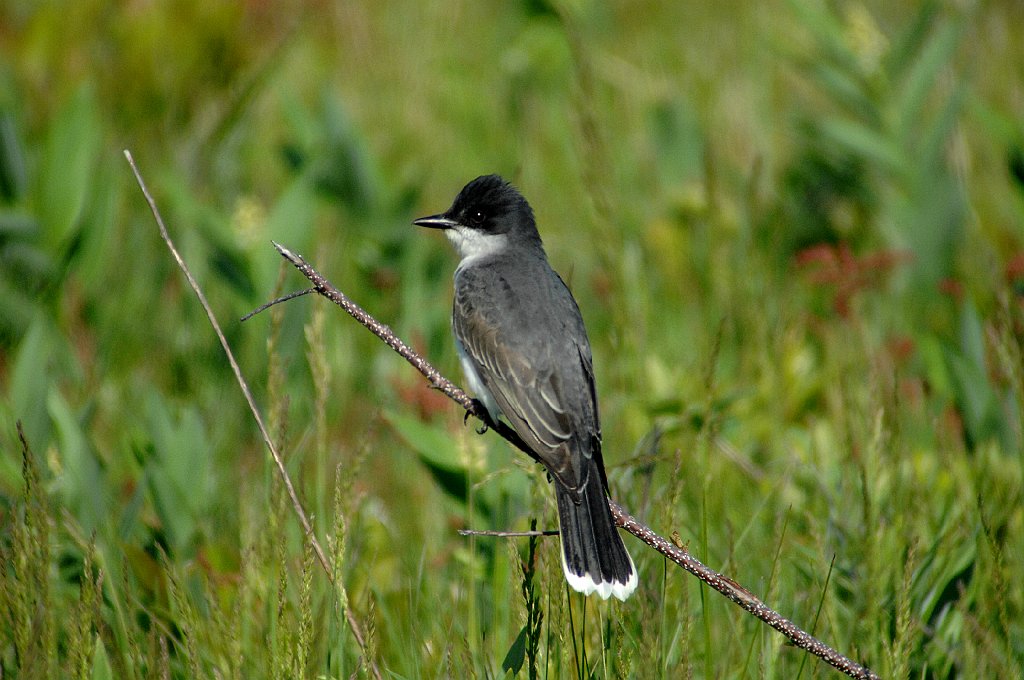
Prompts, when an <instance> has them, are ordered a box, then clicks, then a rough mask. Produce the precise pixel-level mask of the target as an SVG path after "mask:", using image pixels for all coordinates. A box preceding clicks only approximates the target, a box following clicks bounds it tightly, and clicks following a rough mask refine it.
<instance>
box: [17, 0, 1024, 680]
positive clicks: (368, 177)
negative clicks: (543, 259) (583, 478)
mask: <svg viewBox="0 0 1024 680" xmlns="http://www.w3.org/2000/svg"><path fill="white" fill-rule="evenodd" d="M1021 26H1024V6H1022V5H1021V4H1020V3H1019V2H1014V1H1012V0H988V1H986V0H958V1H953V0H949V1H943V0H939V1H934V2H918V3H886V2H876V1H869V2H860V1H857V0H850V1H849V2H819V1H816V0H789V1H788V2H767V3H743V2H726V3H711V2H704V3H660V2H613V3H598V2H589V1H588V0H565V2H551V3H548V2H544V1H543V0H524V1H522V2H507V3H483V2H404V3H397V2H395V3H376V2H336V3H329V2H305V3H298V2H291V1H287V0H286V1H285V2H276V3H270V2H243V3H226V2H213V3H210V2H200V1H198V0H166V1H165V0H152V1H143V0H134V1H132V2H120V3H109V2H103V1H102V0H79V1H78V2H60V1H53V2H37V1H35V0H6V1H5V2H4V3H3V4H2V5H0V310H2V313H0V394H2V397H0V447H2V455H0V584H2V587H0V674H2V675H3V676H4V677H93V678H107V677H117V678H148V677H161V678H164V677H220V678H248V677H271V676H272V677H310V678H313V677H316V678H320V677H331V678H344V677H350V676H352V675H353V674H354V675H356V676H366V675H372V674H373V672H374V668H377V669H379V670H380V672H381V673H382V674H384V676H385V677H437V676H446V677H497V676H501V675H503V674H507V673H510V672H519V673H522V674H524V675H526V674H528V673H529V674H530V675H531V676H532V675H533V674H534V673H537V674H541V675H544V677H591V676H595V677H627V676H632V677H662V676H671V677H677V676H684V677H708V678H710V677H778V678H790V677H795V676H796V675H797V673H798V672H799V671H800V670H803V671H804V672H807V673H808V676H814V677H824V676H828V675H829V674H830V670H829V669H828V668H827V667H823V666H822V665H821V664H818V663H815V662H812V661H810V660H808V659H806V658H805V657H804V655H803V654H802V653H800V652H797V651H796V650H794V649H793V648H790V647H787V646H785V645H784V644H782V638H780V637H779V636H778V635H777V634H775V633H774V632H772V631H770V630H768V629H766V628H765V627H764V626H763V625H761V624H760V623H758V622H756V621H755V620H753V619H752V618H751V617H749V616H747V615H745V614H744V613H743V612H742V611H741V610H739V609H738V608H737V607H735V606H733V605H732V604H730V603H727V602H725V601H724V600H722V599H721V598H718V597H717V596H715V595H714V594H709V593H707V592H705V591H704V590H702V589H701V588H700V587H699V586H698V585H697V584H696V581H694V580H693V579H691V578H689V577H688V576H685V575H684V574H683V573H682V572H680V571H678V570H676V569H673V568H669V567H667V566H666V565H665V564H664V562H663V561H662V560H661V559H660V558H659V557H657V556H656V555H655V554H654V553H652V552H651V551H649V550H646V549H644V547H643V546H642V545H640V544H639V543H638V542H636V541H634V540H633V539H631V538H627V539H626V540H627V542H628V545H629V546H630V549H631V551H632V552H633V554H634V556H635V557H636V558H637V562H638V565H639V567H640V571H641V576H642V577H641V585H640V588H639V589H638V591H637V594H636V595H635V596H634V597H633V598H632V599H630V600H629V601H628V602H626V603H617V602H612V603H599V602H596V601H591V602H584V600H583V599H582V598H580V597H579V596H577V595H570V594H568V593H567V592H566V590H565V585H564V581H563V579H562V577H561V574H560V568H559V564H558V556H557V543H556V541H554V540H547V541H541V542H540V544H539V546H537V551H538V552H537V557H536V559H535V560H533V561H531V560H529V559H528V558H529V554H530V553H529V547H528V545H527V543H526V542H525V540H506V539H497V540H490V539H476V540H470V539H466V538H462V537H460V536H458V535H457V533H456V529H458V528H460V527H464V526H468V527H473V528H480V529H525V528H528V525H529V521H530V518H536V519H538V521H539V525H540V526H541V527H547V526H552V525H553V523H554V519H553V518H554V510H553V504H552V502H551V493H550V490H549V489H548V488H547V484H546V482H545V480H544V474H543V471H542V470H540V469H538V468H537V466H535V465H532V464H530V463H529V461H527V460H526V459H525V457H523V456H521V455H519V454H518V453H515V452H512V451H511V450H510V448H509V447H508V446H507V445H505V444H504V443H503V442H501V441H500V440H498V439H497V438H495V437H493V436H485V437H478V436H476V435H475V434H474V433H473V429H472V428H471V427H464V426H463V424H462V414H461V413H460V412H458V409H457V408H456V407H455V406H454V405H452V404H450V403H448V402H446V401H445V400H444V399H443V398H440V397H439V396H438V395H437V394H434V393H432V392H431V391H429V390H428V389H427V388H426V387H425V386H424V382H423V380H422V379H421V378H420V377H419V376H417V375H416V374H414V372H413V371H412V370H411V369H410V368H409V367H408V366H407V365H405V364H404V363H403V362H402V361H401V360H400V359H398V358H397V357H396V356H395V355H394V354H392V353H391V352H390V351H389V350H387V349H386V348H384V346H383V345H381V344H380V343H379V342H378V341H376V339H374V338H373V337H371V336H370V334H368V333H366V332H365V331H364V330H363V329H361V328H359V327H358V326H357V325H356V324H354V323H352V322H351V321H350V320H349V319H348V318H347V317H345V316H344V315H343V314H341V313H340V312H339V311H338V310H336V309H333V308H329V307H328V305H327V303H326V302H325V301H323V300H322V299H313V298H312V297H309V298H303V299H301V300H299V301H293V302H291V303H289V304H287V305H285V306H283V307H282V308H280V309H279V311H278V312H277V314H278V315H277V316H276V317H274V316H272V315H271V314H270V313H266V314H262V315H260V316H258V317H256V318H255V319H253V320H251V321H248V322H246V323H244V324H240V323H238V322H237V321H235V320H236V319H238V318H239V317H240V316H242V315H243V314H245V313H246V312H248V311H250V310H251V309H252V308H254V307H256V306H257V305H259V304H260V303H262V302H264V301H266V300H267V299H269V298H270V297H272V296H273V295H274V294H275V291H276V290H278V289H280V287H281V286H282V285H283V288H284V289H285V290H291V289H295V288H299V287H301V286H302V285H303V283H304V281H303V280H302V279H301V277H299V276H298V275H297V274H295V273H294V272H290V271H289V272H287V273H285V274H282V273H281V265H280V262H279V260H280V258H279V257H278V256H277V254H276V253H275V252H274V251H273V249H272V248H271V247H270V243H269V242H270V240H271V239H273V240H276V241H278V242H281V243H283V244H285V245H286V246H287V247H289V248H291V249H292V250H294V251H296V252H299V253H302V254H304V255H305V256H307V257H308V258H309V259H310V260H311V261H312V262H315V263H316V265H317V266H318V267H319V269H320V270H321V271H322V272H324V273H325V274H326V275H327V276H329V277H330V278H331V279H332V280H333V281H334V282H335V283H336V284H338V285H339V287H341V288H342V289H343V290H345V291H346V292H347V293H349V294H350V295H351V296H352V297H353V298H355V299H356V300H357V301H358V302H360V303H361V304H362V305H363V306H365V307H366V308H367V309H368V310H369V311H370V312H371V313H373V314H375V315H376V316H377V317H378V318H379V319H381V320H382V321H384V322H386V323H388V324H391V325H392V326H393V327H394V328H395V330H396V331H398V332H399V334H400V335H402V336H403V337H405V338H407V339H409V340H411V341H412V342H413V344H414V345H415V346H416V347H417V348H419V349H420V350H421V351H423V352H425V353H426V354H427V356H429V357H430V358H431V359H432V360H433V361H435V362H436V363H437V364H438V366H439V367H440V368H442V370H443V371H444V372H446V373H447V374H448V375H449V376H451V377H453V378H459V377H460V374H459V372H458V367H457V361H456V358H455V353H454V351H453V348H452V344H451V340H450V334H449V330H448V314H449V305H450V286H451V283H450V281H451V274H452V270H453V268H454V265H455V258H454V256H453V254H452V253H451V252H450V250H449V249H448V247H447V244H446V243H444V242H443V239H441V238H439V237H438V236H437V235H436V234H431V233H422V232H417V231H416V230H414V229H413V228H412V227H411V226H410V225H409V222H410V220H411V219H412V218H414V217H416V216H419V215H421V214H427V213H432V212H437V211H440V210H442V209H444V208H445V207H447V205H448V203H449V202H450V200H451V198H452V197H453V196H454V194H455V192H456V191H457V190H458V189H459V188H460V187H461V186H462V184H463V183H464V182H465V181H467V180H469V179H471V178H473V177H475V176H477V175H479V174H484V173H489V172H499V173H502V174H504V175H505V176H506V177H508V178H510V179H512V180H513V181H515V182H516V183H517V184H518V186H519V187H520V188H521V189H522V190H523V192H524V193H525V195H526V196H527V197H528V199H529V200H530V201H531V203H532V204H533V206H534V208H535V210H536V212H537V215H538V218H539V223H540V225H541V231H542V235H543V237H544V239H545V243H546V245H547V248H548V252H549V255H550V257H551V260H552V262H553V264H554V265H555V267H556V268H557V269H559V270H560V271H561V272H562V274H563V276H564V277H565V278H566V280H567V281H568V282H569V283H570V285H571V287H572V288H573V290H574V293H575V295H576V297H577V299H578V300H579V302H580V306H581V308H582V310H583V314H584V317H585V319H586V320H587V324H588V327H589V330H590V336H591V341H592V343H593V345H594V353H595V361H596V365H597V371H598V383H599V395H600V398H601V406H602V416H603V425H604V428H603V429H604V435H605V447H606V454H605V458H606V461H607V462H608V466H609V476H610V479H611V484H612V487H613V494H614V496H615V497H616V498H617V499H618V500H619V501H620V502H622V503H623V504H624V505H625V506H626V507H628V508H630V509H631V510H632V511H633V512H634V513H636V514H637V515H639V516H640V517H641V518H643V519H644V520H646V521H647V522H648V523H650V524H651V525H652V526H654V527H655V528H656V529H658V530H659V531H661V532H662V533H663V534H666V535H667V534H669V533H671V532H672V531H678V532H679V534H680V536H681V537H682V540H684V541H686V542H688V545H689V549H690V550H691V551H692V552H693V553H694V554H695V555H697V556H698V557H700V558H702V559H704V560H705V561H707V563H708V564H709V565H710V566H712V567H715V568H719V569H723V570H724V571H726V572H727V573H728V574H730V575H731V576H732V577H734V578H736V579H737V580H738V581H739V582H741V583H743V584H745V585H747V586H748V587H750V588H751V589H752V590H753V591H755V592H756V593H758V594H759V595H761V596H762V597H764V599H765V600H766V601H767V602H768V603H769V604H770V605H772V606H774V607H775V608H777V609H778V610H779V611H780V612H782V613H783V614H785V615H787V616H789V617H791V618H792V619H794V620H795V621H796V622H797V623H798V624H799V625H801V626H803V627H805V628H812V627H813V628H814V631H815V632H816V633H817V635H819V636H820V637H821V638H822V639H823V640H824V641H826V642H828V643H830V644H832V645H834V646H835V647H837V648H838V649H839V650H840V651H843V652H845V653H847V654H849V655H851V656H853V657H854V658H856V659H858V660H862V661H864V662H865V663H867V664H868V665H869V666H870V667H872V668H873V669H874V670H876V671H878V672H879V673H882V674H883V675H884V676H885V677H893V678H899V677H917V678H950V677H1011V676H1016V674H1017V673H1018V672H1019V669H1020V667H1021V665H1022V664H1024V623H1022V621H1024V616H1022V615H1024V585H1022V584H1024V562H1022V561H1021V559H1020V556H1021V555H1024V526H1022V524H1024V511H1022V507H1021V506H1022V504H1021V501H1022V488H1024V485H1022V473H1024V445H1022V432H1021V430H1022V425H1021V423H1022V421H1024V401H1022V399H1024V368H1022V355H1024V353H1022V346H1024V123H1022V121H1024V41H1022V40H1020V27H1021ZM124 148H129V149H131V150H132V152H133V154H134V155H135V158H136V160H137V161H138V163H139V165H140V167H141V170H142V172H143V174H144V175H145V176H146V178H147V181H148V182H149V184H150V186H151V188H152V189H153V190H154V193H155V195H156V199H157V201H158V203H159V205H160V207H161V210H162V211H163V213H164V217H165V218H166V219H167V221H168V223H169V225H170V228H171V231H172V236H173V237H174V238H175V239H176V240H177V242H178V244H179V247H180V248H181V249H182V250H183V253H184V255H185V257H186V259H187V261H188V262H189V264H190V266H191V267H192V269H193V271H194V273H195V274H196V275H197V278H198V279H199V281H200V282H201V284H202V285H203V286H204V288H205V291H206V294H207V295H208V297H209V298H210V300H211V303H212V305H213V307H214V309H215V311H216V313H217V314H218V316H219V318H220V320H221V322H222V323H223V324H224V325H225V328H226V333H227V335H228V340H229V342H230V343H231V345H232V347H233V348H234V350H235V351H236V352H237V353H238V355H239V358H240V362H241V364H242V368H243V371H244V372H245V374H246V375H247V377H248V379H249V380H250V381H251V385H252V386H253V388H254V390H255V391H256V393H257V399H258V401H259V402H260V403H261V404H262V405H263V407H264V409H265V410H266V412H267V413H269V414H270V418H271V422H272V424H273V427H274V435H275V437H276V438H277V440H278V441H279V442H280V443H281V445H282V447H283V449H284V450H285V451H286V455H287V460H288V466H289V469H290V471H291V473H292V475H293V476H294V479H295V480H296V484H297V486H298V489H299V493H300V496H301V497H302V498H303V500H304V503H305V504H306V507H307V509H308V511H309V512H310V513H311V514H312V515H313V516H314V524H315V525H316V530H317V533H318V535H319V537H320V540H321V542H323V543H324V545H325V546H326V547H327V549H328V552H329V556H330V559H331V562H332V568H333V569H334V571H335V573H336V574H337V576H338V580H337V587H332V586H331V584H330V582H329V581H328V579H327V578H326V577H325V575H324V573H323V571H321V570H320V569H319V567H318V566H317V565H316V564H315V562H314V561H313V559H312V555H311V552H310V550H309V545H308V541H306V540H305V538H304V536H303V534H302V531H301V529H300V526H299V524H298V522H297V520H296V519H295V517H294V515H293V514H292V512H291V510H290V508H289V506H288V504H287V503H286V502H285V500H284V496H283V493H282V490H281V485H280V481H279V479H278V478H277V476H276V474H275V472H274V470H273V468H272V464H271V462H270V460H269V458H268V454H267V453H266V451H265V450H264V448H263V446H262V444H261V441H260V439H259V437H258V433H257V431H256V428H255V427H254V424H253V422H252V419H251V417H250V416H249V415H248V413H247V411H246V409H245V407H244V402H243V400H242V398H241V396H240V394H239V391H238V388H237V386H236V385H235V384H234V381H233V378H232V376H231V374H230V371H229V369H228V366H227V362H226V361H225V359H224V357H223V356H222V353H221V350H220V348H219V345H218V344H217V341H216V339H215V337H214V335H213V333H212V331H211V329H210V327H209V324H208V322H207V321H206V319H205V316H204V315H203V313H202V310H201V309H200V307H199V306H198V304H197V302H196V300H195V299H194V297H193V295H192V294H191V293H190V292H189V291H188V290H187V288H186V286H185V285H183V284H184V281H183V278H182V276H181V274H180V272H179V271H178V270H177V268H176V267H175V265H174V264H173V262H172V260H171V258H170V257H169V256H168V253H167V251H166V249H165V248H164V246H163V245H162V243H161V242H160V240H159V238H158V235H157V232H156V229H155V226H154V224H153V221H152V218H151V216H150V215H149V213H148V211H147V209H146V207H145V204H144V202H143V200H142V197H141V195H140V193H139V191H138V188H137V187H136V186H135V185H134V183H133V181H132V179H131V176H130V173H129V169H128V167H127V165H126V163H125V162H124V159H123V157H122V155H121V150H122V149H124ZM282 276H283V279H281V277H282ZM282 281H283V283H282ZM18 420H20V421H21V422H22V424H23V426H24V432H25V437H26V440H27V442H28V444H29V446H30V452H28V453H27V454H26V453H24V452H23V447H22V445H21V443H20V442H19V440H18V435H17V430H16V427H15V423H16V421H18ZM524 565H525V567H524ZM524 569H525V571H524ZM531 579H532V580H531ZM526 583H528V584H530V585H529V587H528V588H527V587H524V584H526ZM538 613H539V614H538ZM346 614H348V615H349V616H350V617H351V618H352V619H353V620H354V621H356V622H357V625H358V627H359V628H360V630H361V633H362V637H363V643H362V644H359V643H358V642H357V641H356V638H355V636H354V634H353V632H352V629H351V628H350V626H349V625H348V623H347V622H346ZM538 615H540V618H539V619H538ZM534 649H536V650H537V654H536V655H533V654H532V651H533V650H534ZM528 652H531V653H528ZM805 666H806V667H805Z"/></svg>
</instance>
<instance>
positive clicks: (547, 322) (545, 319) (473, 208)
mask: <svg viewBox="0 0 1024 680" xmlns="http://www.w3.org/2000/svg"><path fill="white" fill-rule="evenodd" d="M414 224H416V225H418V226H421V227H430V228H434V229H442V230H444V233H445V235H446V236H447V237H448V239H449V240H450V241H451V242H452V243H453V244H454V246H455V249H456V250H457V251H458V253H459V255H460V256H461V258H462V260H461V261H460V262H459V265H458V267H457V268H456V270H455V300H454V304H453V311H452V330H453V331H454V334H455V346H456V349H457V350H458V354H459V359H460V361H461V363H462V368H463V371H464V372H465V374H466V379H467V381H468V382H469V387H470V389H471V390H472V391H473V393H474V394H475V395H476V397H477V399H478V400H479V401H480V403H482V404H483V407H484V410H485V411H486V414H487V416H488V417H489V418H490V420H491V424H492V425H493V424H495V423H498V422H499V419H501V418H503V419H504V420H505V421H506V422H507V423H508V424H509V425H510V426H511V428H512V429H513V430H514V431H515V433H516V434H518V435H519V438H520V439H521V441H522V442H523V443H524V444H525V445H526V447H527V448H528V449H529V450H530V452H531V453H532V456H533V457H534V458H535V459H536V460H537V461H539V462H540V463H542V464H543V465H544V467H545V468H547V471H548V474H549V476H550V477H551V478H552V479H553V480H554V485H555V497H556V500H557V503H558V524H559V536H560V538H561V543H562V567H563V569H564V570H565V578H566V579H567V580H568V582H569V585H570V586H571V587H572V588H573V589H574V590H577V591H579V592H582V593H584V594H587V595H589V594H591V593H597V594H598V595H600V596H601V597H602V598H604V599H607V598H608V597H609V596H611V595H614V596H615V597H617V598H619V599H620V600H625V599H626V598H627V597H629V595H630V594H631V593H632V592H633V590H634V589H635V588H636V584H637V572H636V567H635V566H634V564H633V560H632V558H631V557H630V556H629V553H628V552H627V551H626V547H625V545H623V543H622V538H621V537H620V536H619V533H618V531H617V530H616V527H615V521H614V519H613V518H612V514H611V510H610V509H609V507H608V498H607V494H608V479H607V477H606V476H605V471H604V462H603V460H602V458H601V424H600V419H599V417H598V409H597V390H596V388H595V385H594V366H593V358H592V356H591V352H590V342H589V340H587V331H586V328H585V327H584V325H583V318H582V317H581V316H580V310H579V307H578V306H577V305H576V300H575V299H573V296H572V293H570V292H569V289H568V288H567V287H566V285H565V283H564V282H563V281H562V279H561V277H559V276H558V274H557V273H556V272H555V271H554V270H553V269H552V268H551V265H550V264H548V258H547V254H546V253H545V252H544V246H543V244H542V243H541V239H540V234H539V233H538V232H537V224H536V221H535V220H534V216H533V210H532V209H531V208H530V204H529V203H527V202H526V199H525V198H523V196H522V194H520V193H519V191H517V190H516V189H515V187H513V186H512V185H511V184H509V183H508V182H506V181H505V180H503V179H502V178H501V177H498V176H497V175H485V176H483V177H478V178H476V179H475V180H473V181H472V182H470V183H469V184H467V185H466V186H465V187H464V188H463V189H462V191H460V192H459V195H458V196H456V197H455V201H454V202H453V203H452V205H451V207H450V208H449V209H448V210H447V211H445V212H443V213H440V214H438V215H432V216H430V217H423V218H420V219H418V220H416V221H415V222H414Z"/></svg>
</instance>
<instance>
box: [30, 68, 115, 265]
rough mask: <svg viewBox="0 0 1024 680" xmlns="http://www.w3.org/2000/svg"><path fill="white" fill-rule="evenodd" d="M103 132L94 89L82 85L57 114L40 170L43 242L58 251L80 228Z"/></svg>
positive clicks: (40, 210) (40, 215)
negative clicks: (80, 217) (80, 219)
mask: <svg viewBox="0 0 1024 680" xmlns="http://www.w3.org/2000/svg"><path fill="white" fill-rule="evenodd" d="M101 137H102V133H101V131H100V122H99V115H98V113H97V111H96V98H95V95H94V94H93V90H92V87H91V86H90V85H89V84H83V85H82V86H81V87H79V88H78V91H77V92H75V94H74V95H73V96H72V97H71V99H70V100H69V101H68V102H67V103H66V104H65V105H64V108H62V109H61V110H60V112H59V113H58V114H57V118H56V120H55V121H54V122H53V126H52V128H51V132H50V138H49V140H48V142H47V145H46V151H45V154H44V156H43V161H42V166H41V167H40V171H39V203H38V206H37V208H38V214H39V217H40V222H41V226H42V229H43V241H44V243H45V244H46V246H47V247H49V248H59V247H62V246H63V245H65V244H66V242H67V240H68V238H69V237H70V236H71V234H72V233H73V231H74V230H75V229H76V228H77V227H78V221H79V216H80V215H81V212H82V208H83V206H84V205H85V202H86V199H87V197H88V195H89V193H90V191H91V188H92V183H93V172H94V171H95V168H96V164H97V162H98V158H97V156H98V151H99V147H100V140H101Z"/></svg>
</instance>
